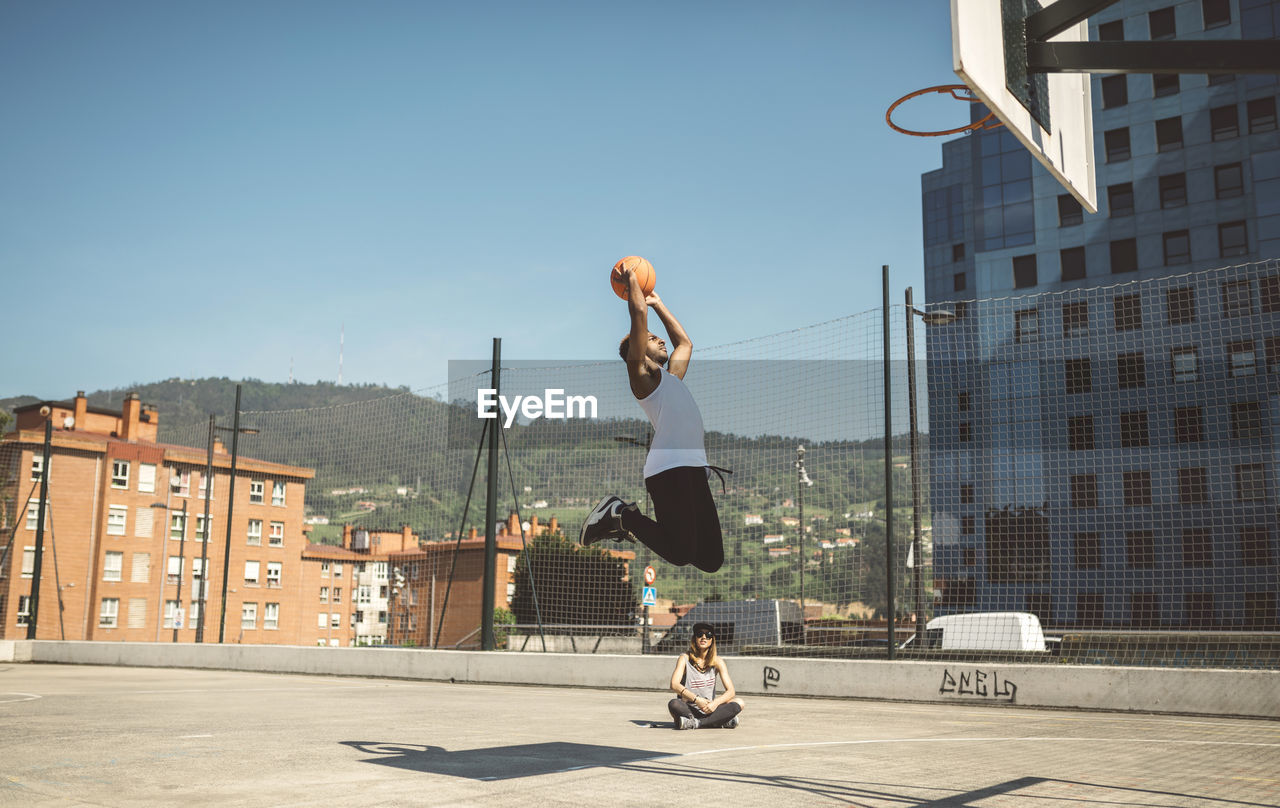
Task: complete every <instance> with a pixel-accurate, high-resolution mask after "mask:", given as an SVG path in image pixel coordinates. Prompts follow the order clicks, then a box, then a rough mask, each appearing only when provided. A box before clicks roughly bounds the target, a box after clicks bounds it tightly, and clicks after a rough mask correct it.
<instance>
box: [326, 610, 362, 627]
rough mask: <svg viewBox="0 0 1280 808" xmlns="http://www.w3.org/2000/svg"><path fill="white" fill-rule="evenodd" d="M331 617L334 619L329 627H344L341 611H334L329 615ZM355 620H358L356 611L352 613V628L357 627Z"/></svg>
mask: <svg viewBox="0 0 1280 808" xmlns="http://www.w3.org/2000/svg"><path fill="white" fill-rule="evenodd" d="M329 617H330V619H331V621H332V622H330V623H329V628H342V615H341V614H340V613H338V612H334V613H333V614H331V615H329ZM355 622H356V616H355V614H354V613H352V615H351V627H352V628H355Z"/></svg>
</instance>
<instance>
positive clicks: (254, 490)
mask: <svg viewBox="0 0 1280 808" xmlns="http://www.w3.org/2000/svg"><path fill="white" fill-rule="evenodd" d="M265 490H266V483H264V482H263V481H262V480H250V481H249V504H250V505H261V504H262V497H263V491H265Z"/></svg>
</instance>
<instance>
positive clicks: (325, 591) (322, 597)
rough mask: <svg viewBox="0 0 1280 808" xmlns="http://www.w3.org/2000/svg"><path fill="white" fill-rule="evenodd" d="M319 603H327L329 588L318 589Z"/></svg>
mask: <svg viewBox="0 0 1280 808" xmlns="http://www.w3.org/2000/svg"><path fill="white" fill-rule="evenodd" d="M320 602H321V603H328V602H329V587H327V586H322V587H320Z"/></svg>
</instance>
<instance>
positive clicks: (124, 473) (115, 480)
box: [111, 460, 129, 488]
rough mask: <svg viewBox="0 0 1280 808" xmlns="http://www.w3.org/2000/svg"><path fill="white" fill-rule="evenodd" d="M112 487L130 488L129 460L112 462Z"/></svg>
mask: <svg viewBox="0 0 1280 808" xmlns="http://www.w3.org/2000/svg"><path fill="white" fill-rule="evenodd" d="M111 487H112V488H128V487H129V461H128V460H112V461H111Z"/></svg>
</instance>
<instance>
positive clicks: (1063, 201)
mask: <svg viewBox="0 0 1280 808" xmlns="http://www.w3.org/2000/svg"><path fill="white" fill-rule="evenodd" d="M1082 222H1084V208H1083V207H1081V206H1080V200H1078V199H1076V198H1075V197H1074V196H1072V195H1071V194H1059V195H1058V227H1071V226H1073V225H1077V224H1081V223H1082Z"/></svg>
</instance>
